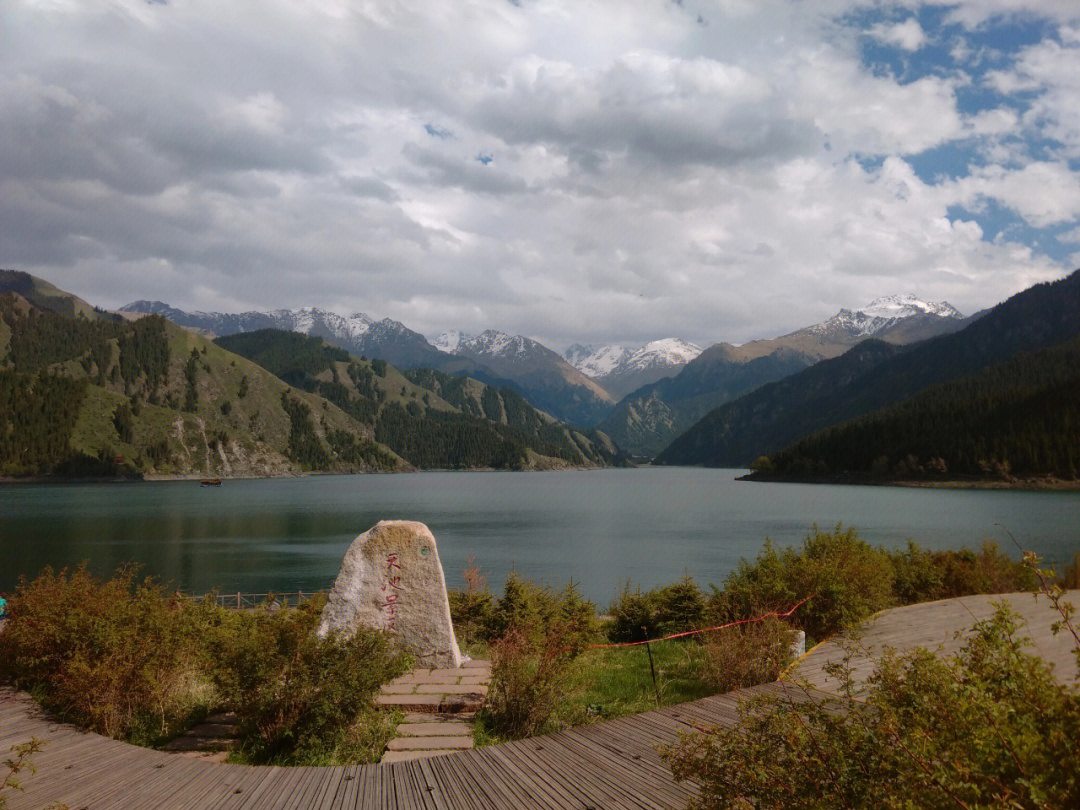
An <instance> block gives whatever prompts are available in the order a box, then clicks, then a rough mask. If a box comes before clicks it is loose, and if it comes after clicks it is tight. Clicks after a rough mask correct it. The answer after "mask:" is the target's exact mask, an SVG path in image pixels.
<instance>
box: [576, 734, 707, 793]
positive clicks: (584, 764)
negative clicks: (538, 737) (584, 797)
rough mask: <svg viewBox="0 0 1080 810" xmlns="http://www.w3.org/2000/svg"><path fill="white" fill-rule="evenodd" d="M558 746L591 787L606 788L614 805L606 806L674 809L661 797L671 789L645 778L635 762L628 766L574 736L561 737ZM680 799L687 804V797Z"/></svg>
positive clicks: (602, 749)
mask: <svg viewBox="0 0 1080 810" xmlns="http://www.w3.org/2000/svg"><path fill="white" fill-rule="evenodd" d="M558 744H559V745H560V746H562V747H563V748H564V749H565V751H566V758H567V759H568V760H570V761H575V762H577V767H578V769H579V770H578V773H581V774H582V775H583V777H585V779H586V781H588V782H589V783H590V786H592V784H593V783H595V785H596V786H597V787H600V786H603V788H604V791H605V794H606V795H607V796H608V797H610V802H611V803H609V804H608V805H607V806H619V807H634V808H639V807H640V808H649V810H665V808H669V807H671V806H672V805H671V802H669V801H663V800H661V799H660V798H658V796H663V795H665V794H668V793H669V792H670V791H669V786H668V785H665V784H664V783H662V782H656V781H651V780H649V779H646V778H644V776H643V774H642V773H641V769H640V768H638V767H635V766H636V765H637V763H636V762H635V761H631V762H629V763H627V762H626V761H625V760H623V759H621V758H618V757H615V756H613V755H612V753H611V752H610V751H608V750H606V749H604V748H603V747H600V746H596V745H591V744H589V743H588V741H587V740H584V739H582V738H580V737H577V736H575V735H570V734H567V735H565V736H560V738H559V740H558ZM669 781H670V780H669ZM680 798H682V801H683V802H684V803H685V798H684V797H680ZM614 802H617V803H618V804H617V805H615V804H613V803H614ZM601 806H603V805H601Z"/></svg>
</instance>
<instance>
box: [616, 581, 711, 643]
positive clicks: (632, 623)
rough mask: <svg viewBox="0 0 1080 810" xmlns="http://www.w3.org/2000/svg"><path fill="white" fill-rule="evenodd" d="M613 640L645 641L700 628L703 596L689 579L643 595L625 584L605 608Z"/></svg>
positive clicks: (703, 617) (704, 604) (704, 607)
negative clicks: (609, 619) (608, 606)
mask: <svg viewBox="0 0 1080 810" xmlns="http://www.w3.org/2000/svg"><path fill="white" fill-rule="evenodd" d="M608 612H609V613H610V614H611V619H612V621H611V625H610V627H609V628H608V636H609V637H610V638H611V640H612V641H644V640H645V639H646V638H660V637H662V636H667V635H671V634H673V633H681V632H683V631H685V630H694V629H697V628H700V627H702V626H703V624H704V623H705V621H706V616H707V615H708V607H707V601H706V598H705V595H704V594H703V593H702V592H701V589H700V588H698V586H697V585H696V584H695V583H694V580H693V578H692V577H689V576H687V577H683V578H682V579H681V580H679V581H678V582H675V583H673V584H671V585H666V586H664V587H662V588H653V589H652V590H649V591H645V592H642V591H641V590H635V591H631V590H630V583H627V584H626V585H625V586H624V587H623V590H622V593H621V594H620V595H619V598H618V599H616V600H615V602H614V603H613V604H612V605H611V607H610V608H609V609H608Z"/></svg>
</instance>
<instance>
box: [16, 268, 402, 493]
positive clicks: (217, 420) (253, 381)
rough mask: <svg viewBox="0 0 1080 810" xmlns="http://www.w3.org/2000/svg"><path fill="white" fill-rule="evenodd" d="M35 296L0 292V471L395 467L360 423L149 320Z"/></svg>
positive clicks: (212, 472) (396, 461)
mask: <svg viewBox="0 0 1080 810" xmlns="http://www.w3.org/2000/svg"><path fill="white" fill-rule="evenodd" d="M35 281H36V280H35ZM54 289H55V288H54ZM49 298H52V299H54V300H53V301H52V302H51V303H52V304H53V306H51V307H50V308H49V309H43V308H41V307H38V306H35V305H34V304H33V303H32V302H31V300H29V299H27V298H26V297H24V296H22V295H21V294H19V293H15V292H11V291H8V292H4V293H0V323H2V324H3V330H2V334H0V475H4V476H26V475H41V476H45V475H71V476H110V477H111V476H118V475H119V476H137V475H194V476H236V475H273V474H289V473H296V472H301V471H305V470H325V471H335V472H359V471H374V470H405V469H408V465H407V464H406V463H405V462H404V461H403V460H402V459H401V458H399V457H398V456H397V455H395V454H394V453H393V452H391V451H390V450H388V449H387V448H386V447H385V446H382V445H380V444H378V443H377V442H376V441H375V439H374V431H373V430H372V429H371V428H370V426H367V425H364V424H362V423H360V422H358V421H357V420H356V419H354V418H353V417H351V416H349V415H348V414H346V413H345V412H344V411H342V410H341V409H340V408H338V407H337V406H335V405H333V404H331V403H330V402H328V401H326V400H325V399H323V398H322V397H319V396H317V395H313V394H311V393H308V392H306V391H299V390H296V389H295V388H293V387H291V386H289V385H287V384H286V383H284V382H282V381H281V380H279V379H277V378H276V377H274V376H273V375H271V374H269V373H268V372H266V371H265V370H264V369H262V368H261V367H259V366H258V365H256V364H255V363H252V362H250V361H248V360H245V359H244V358H241V357H238V356H237V355H234V354H231V353H229V352H227V351H225V350H224V349H221V348H220V347H218V346H215V345H214V344H213V343H211V342H210V341H208V340H206V339H204V338H201V337H199V336H197V335H193V334H191V333H190V332H187V331H185V330H184V329H181V328H180V327H178V326H175V325H174V324H171V323H169V322H168V321H166V320H164V319H163V318H159V317H147V318H142V319H140V320H137V321H125V320H122V319H119V318H114V317H112V316H109V315H107V314H106V313H101V312H97V316H96V317H93V318H91V317H90V316H88V315H86V314H85V313H84V312H82V310H81V308H80V307H79V306H78V304H77V299H75V302H73V303H71V304H70V306H65V305H63V304H62V298H63V294H62V293H60V291H57V294H54V295H50V296H49ZM90 311H91V312H95V311H94V310H93V308H91V310H90ZM59 312H65V313H67V314H58V313H59Z"/></svg>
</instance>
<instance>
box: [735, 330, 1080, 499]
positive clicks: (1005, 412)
mask: <svg viewBox="0 0 1080 810" xmlns="http://www.w3.org/2000/svg"><path fill="white" fill-rule="evenodd" d="M754 466H755V468H756V469H757V470H758V472H755V473H754V474H753V475H752V476H751V478H755V479H765V480H792V479H798V480H836V479H841V480H843V479H848V480H850V479H855V480H876V481H893V480H913V479H914V480H918V479H928V480H935V479H938V480H940V479H957V478H960V479H1006V480H1008V479H1010V478H1012V477H1014V476H1016V477H1022V478H1032V477H1043V476H1052V477H1054V478H1057V479H1062V480H1070V481H1074V480H1076V479H1077V477H1078V473H1077V471H1078V470H1080V340H1072V341H1069V342H1068V343H1066V344H1064V345H1061V346H1057V347H1054V348H1051V349H1044V350H1042V351H1038V352H1034V353H1027V352H1025V353H1021V354H1019V355H1016V356H1015V357H1013V358H1011V359H1009V360H1006V361H1005V362H1003V363H998V364H996V365H993V366H991V367H989V368H987V369H984V370H983V371H981V372H979V373H977V374H973V375H970V376H968V377H963V378H961V379H959V380H956V381H954V382H950V383H944V384H942V385H938V386H934V387H932V388H929V389H927V390H926V391H923V392H922V393H919V394H916V395H915V396H913V397H909V398H908V399H906V400H904V401H903V402H901V403H900V404H898V405H894V406H892V407H890V408H885V409H882V410H879V411H874V412H873V413H869V414H866V415H864V416H860V417H858V418H856V419H853V420H851V421H849V422H844V423H842V424H840V425H836V426H835V427H831V428H827V429H826V430H824V431H821V432H819V433H815V434H814V435H812V436H809V437H807V438H805V439H802V440H801V441H799V442H796V443H795V444H793V445H791V446H790V447H787V448H785V449H784V450H782V451H780V452H778V453H775V454H773V455H772V456H771V457H769V458H768V459H764V458H763V459H759V460H758V461H757V462H755V465H754Z"/></svg>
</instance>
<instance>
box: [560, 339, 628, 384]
mask: <svg viewBox="0 0 1080 810" xmlns="http://www.w3.org/2000/svg"><path fill="white" fill-rule="evenodd" d="M575 349H577V350H578V351H575ZM629 356H630V350H629V349H627V348H625V347H623V346H618V345H615V344H609V345H607V346H601V347H599V348H596V347H594V346H581V345H580V344H578V345H575V346H571V347H570V349H569V350H568V351H567V352H566V361H567V362H568V363H569V364H570V365H572V366H573V367H574V368H576V369H577V370H578V371H580V372H581V373H582V374H585V375H587V376H589V377H603V376H605V375H607V374H610V373H611V372H612V371H614V370H615V369H617V368H618V367H619V365H620V364H621V363H623V362H624V361H625V360H626V358H627V357H629Z"/></svg>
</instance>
